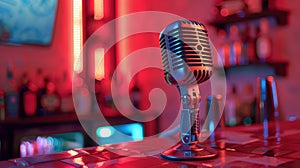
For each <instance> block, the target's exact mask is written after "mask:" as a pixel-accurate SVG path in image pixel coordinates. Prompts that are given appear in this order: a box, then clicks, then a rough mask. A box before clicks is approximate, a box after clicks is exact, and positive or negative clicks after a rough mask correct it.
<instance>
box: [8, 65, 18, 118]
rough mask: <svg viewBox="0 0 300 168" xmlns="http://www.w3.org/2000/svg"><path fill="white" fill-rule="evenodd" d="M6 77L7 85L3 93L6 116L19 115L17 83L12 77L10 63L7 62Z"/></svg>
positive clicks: (14, 116)
mask: <svg viewBox="0 0 300 168" xmlns="http://www.w3.org/2000/svg"><path fill="white" fill-rule="evenodd" d="M6 78H7V81H8V85H7V88H6V94H5V107H6V113H7V118H18V117H19V106H20V105H19V93H18V89H17V83H16V80H15V78H14V73H13V70H12V67H11V65H9V64H8V66H7V71H6Z"/></svg>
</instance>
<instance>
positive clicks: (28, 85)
mask: <svg viewBox="0 0 300 168" xmlns="http://www.w3.org/2000/svg"><path fill="white" fill-rule="evenodd" d="M20 104H21V106H20V107H21V108H20V109H21V116H22V117H32V116H35V115H36V112H37V87H36V85H35V84H34V83H33V82H32V81H31V80H30V79H29V78H28V76H27V74H26V73H24V74H23V76H22V86H21V89H20Z"/></svg>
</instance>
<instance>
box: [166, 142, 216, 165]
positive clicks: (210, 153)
mask: <svg viewBox="0 0 300 168" xmlns="http://www.w3.org/2000/svg"><path fill="white" fill-rule="evenodd" d="M160 155H161V157H163V158H164V159H168V160H176V161H180V160H204V159H212V158H215V157H217V156H218V152H217V151H216V150H215V149H212V148H210V147H206V146H203V145H201V144H199V143H198V142H191V144H183V143H182V142H179V143H178V144H176V145H175V146H173V147H172V148H171V149H168V150H166V151H164V152H162V153H161V154H160Z"/></svg>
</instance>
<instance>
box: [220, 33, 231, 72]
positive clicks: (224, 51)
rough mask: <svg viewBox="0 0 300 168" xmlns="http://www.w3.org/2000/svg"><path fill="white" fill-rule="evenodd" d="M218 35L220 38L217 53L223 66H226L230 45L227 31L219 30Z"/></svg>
mask: <svg viewBox="0 0 300 168" xmlns="http://www.w3.org/2000/svg"><path fill="white" fill-rule="evenodd" d="M218 36H219V37H220V40H221V44H220V49H219V55H220V57H221V59H222V61H223V64H224V66H225V67H228V66H230V45H229V43H228V41H227V39H228V38H227V33H226V31H225V30H220V31H219V32H218Z"/></svg>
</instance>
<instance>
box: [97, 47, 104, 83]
mask: <svg viewBox="0 0 300 168" xmlns="http://www.w3.org/2000/svg"><path fill="white" fill-rule="evenodd" d="M95 78H96V79H97V80H101V79H103V78H104V48H97V49H96V50H95Z"/></svg>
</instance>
